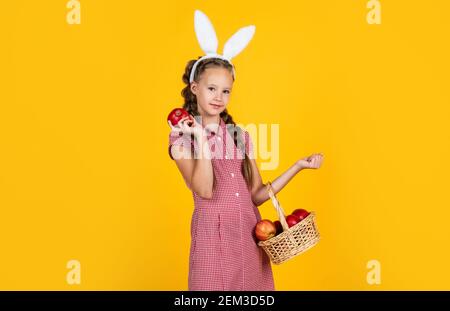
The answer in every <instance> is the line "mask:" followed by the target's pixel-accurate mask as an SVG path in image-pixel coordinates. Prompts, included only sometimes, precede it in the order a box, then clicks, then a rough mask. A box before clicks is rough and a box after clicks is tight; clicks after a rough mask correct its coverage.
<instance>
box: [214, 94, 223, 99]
mask: <svg viewBox="0 0 450 311" xmlns="http://www.w3.org/2000/svg"><path fill="white" fill-rule="evenodd" d="M215 100H217V101H222V93H220V94H218V95H216V96H215Z"/></svg>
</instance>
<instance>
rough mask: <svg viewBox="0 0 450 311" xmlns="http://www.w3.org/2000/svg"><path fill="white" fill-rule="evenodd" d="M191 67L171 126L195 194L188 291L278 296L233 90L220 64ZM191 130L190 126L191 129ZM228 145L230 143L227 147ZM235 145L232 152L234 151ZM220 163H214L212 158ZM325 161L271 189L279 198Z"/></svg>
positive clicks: (174, 150)
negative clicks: (262, 243) (180, 111)
mask: <svg viewBox="0 0 450 311" xmlns="http://www.w3.org/2000/svg"><path fill="white" fill-rule="evenodd" d="M196 62H197V60H191V61H189V62H188V64H187V66H186V69H185V73H184V75H183V81H184V82H185V83H186V87H185V88H184V89H183V91H182V96H183V97H184V106H183V108H184V109H186V110H187V111H188V112H189V113H190V114H191V116H193V117H194V118H193V120H192V119H189V118H188V117H185V118H183V119H181V120H180V122H179V123H178V124H177V125H176V126H173V125H172V124H170V121H169V125H170V126H171V128H172V131H171V133H170V136H169V137H170V139H169V154H170V156H171V158H172V159H174V160H175V163H176V165H177V167H178V169H179V170H180V172H181V175H182V176H183V178H184V181H185V183H186V185H187V187H188V188H189V189H190V190H191V191H192V194H193V199H194V205H195V208H194V211H193V214H192V222H191V245H190V257H189V276H188V288H189V290H249V291H252V290H254V291H255V290H275V286H274V280H273V274H272V268H271V264H270V259H269V258H268V256H267V254H266V253H265V252H264V251H263V250H262V249H261V248H260V247H259V246H258V245H257V240H256V237H255V234H254V228H255V225H256V223H257V222H258V221H259V220H261V216H260V213H259V210H258V208H257V207H258V206H260V205H261V204H263V203H264V202H265V201H267V200H268V199H269V194H268V193H267V191H266V187H265V185H264V184H263V182H262V178H261V175H260V173H259V170H258V167H257V164H256V162H255V160H254V156H253V143H252V141H251V137H250V135H249V133H248V132H247V131H245V130H242V129H240V128H239V127H236V128H235V130H234V131H233V132H232V133H231V131H230V130H229V129H230V128H232V127H230V126H228V125H233V126H234V125H235V122H234V120H233V118H232V117H231V115H230V114H229V113H228V111H227V105H228V103H229V101H230V95H231V92H232V88H233V82H234V71H233V67H232V65H231V64H230V63H229V62H228V61H226V60H224V59H221V58H214V57H213V58H206V59H203V60H201V61H200V62H198V63H197V68H196V70H195V72H194V76H193V81H192V82H190V80H192V79H190V73H191V72H192V67H193V65H194V63H196ZM189 123H191V124H189ZM227 142H232V143H231V144H230V143H227ZM229 145H231V146H232V148H229ZM217 154H219V155H222V156H216V157H214V156H213V155H217ZM322 161H323V155H322V154H313V155H311V156H309V157H306V158H302V159H299V160H298V161H296V162H295V163H294V164H293V165H292V166H291V167H290V168H289V169H288V170H286V171H285V172H284V173H283V174H282V175H281V176H279V177H278V178H276V179H275V180H274V181H273V182H272V187H273V190H274V193H275V194H276V193H278V192H279V191H281V189H283V188H284V186H286V184H287V183H288V182H289V181H290V180H291V179H292V178H293V177H294V176H295V175H296V174H297V173H298V172H299V171H301V170H303V169H317V168H319V167H320V166H321V163H322Z"/></svg>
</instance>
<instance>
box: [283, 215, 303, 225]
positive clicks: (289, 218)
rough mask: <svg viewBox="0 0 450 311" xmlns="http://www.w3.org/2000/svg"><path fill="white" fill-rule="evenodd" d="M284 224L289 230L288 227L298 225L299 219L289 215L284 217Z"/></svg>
mask: <svg viewBox="0 0 450 311" xmlns="http://www.w3.org/2000/svg"><path fill="white" fill-rule="evenodd" d="M286 222H287V224H288V226H289V228H290V227H292V226H294V225H296V224H297V223H299V222H300V219H299V218H298V217H297V216H295V215H292V214H291V215H288V216H287V217H286Z"/></svg>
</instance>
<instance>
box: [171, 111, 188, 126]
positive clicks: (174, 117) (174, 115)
mask: <svg viewBox="0 0 450 311" xmlns="http://www.w3.org/2000/svg"><path fill="white" fill-rule="evenodd" d="M184 117H189V120H190V122H188V125H189V126H191V125H192V124H193V123H194V120H192V117H191V115H190V114H189V112H187V111H186V110H185V109H183V108H175V109H173V110H172V111H171V112H170V113H169V115H168V116H167V121H170V123H172V125H173V126H175V125H177V124H178V122H179V121H180V120H181V119H182V118H184Z"/></svg>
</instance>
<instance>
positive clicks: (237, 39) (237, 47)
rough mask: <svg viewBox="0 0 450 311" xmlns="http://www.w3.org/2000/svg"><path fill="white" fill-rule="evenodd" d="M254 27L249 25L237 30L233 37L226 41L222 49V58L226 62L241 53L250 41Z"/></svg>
mask: <svg viewBox="0 0 450 311" xmlns="http://www.w3.org/2000/svg"><path fill="white" fill-rule="evenodd" d="M255 29H256V27H255V26H253V25H251V26H247V27H243V28H241V29H239V30H238V31H237V32H236V33H235V34H234V35H232V36H231V38H230V39H228V41H227V43H225V46H224V48H223V56H224V57H225V58H227V59H228V60H231V59H232V58H233V57H235V56H236V55H238V54H239V53H241V51H242V50H243V49H244V48H245V47H246V46H247V44H248V43H249V42H250V40H252V38H253V35H254V34H255Z"/></svg>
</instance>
